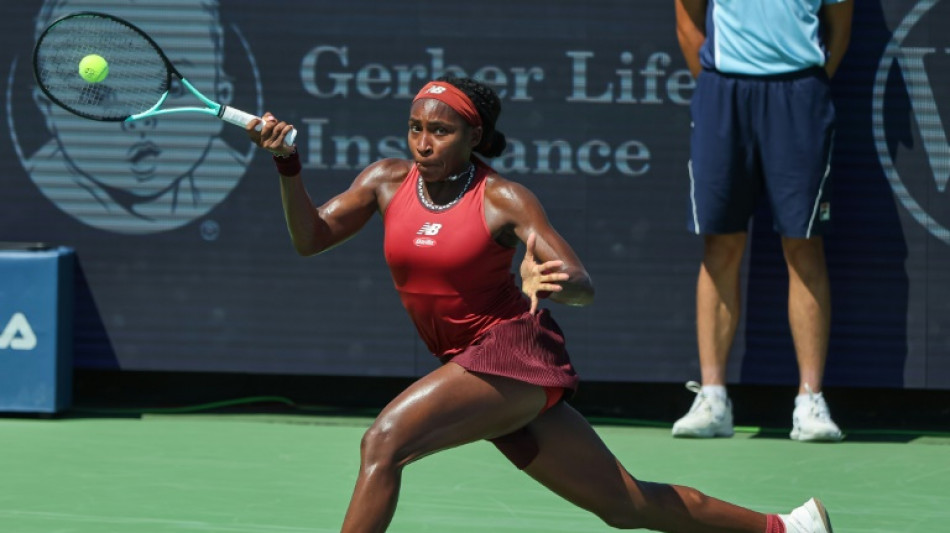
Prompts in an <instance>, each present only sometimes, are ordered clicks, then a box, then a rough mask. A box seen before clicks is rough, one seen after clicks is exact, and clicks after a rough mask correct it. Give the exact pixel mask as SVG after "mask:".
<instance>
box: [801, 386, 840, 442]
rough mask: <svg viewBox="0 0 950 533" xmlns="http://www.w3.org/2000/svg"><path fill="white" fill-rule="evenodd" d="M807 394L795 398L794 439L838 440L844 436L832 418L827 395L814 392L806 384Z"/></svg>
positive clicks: (813, 440) (812, 440) (808, 440)
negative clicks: (826, 398) (826, 399)
mask: <svg viewBox="0 0 950 533" xmlns="http://www.w3.org/2000/svg"><path fill="white" fill-rule="evenodd" d="M805 390H806V394H803V395H801V396H798V397H797V398H795V410H794V411H793V412H792V432H791V433H790V434H789V436H790V437H791V438H792V440H798V441H806V442H837V441H839V440H841V439H842V438H844V435H843V434H842V433H841V429H840V428H839V427H838V425H837V424H835V422H834V420H832V419H831V412H830V411H829V410H828V404H827V403H826V402H825V397H824V396H823V395H822V394H821V393H820V392H819V393H815V392H812V390H811V387H810V386H808V384H805Z"/></svg>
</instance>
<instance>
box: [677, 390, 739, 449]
mask: <svg viewBox="0 0 950 533" xmlns="http://www.w3.org/2000/svg"><path fill="white" fill-rule="evenodd" d="M686 388H687V389H689V390H690V391H692V392H695V393H696V398H695V399H694V400H693V405H692V406H691V407H690V408H689V412H688V413H686V415H685V416H683V418H680V419H679V420H677V421H676V423H674V424H673V436H674V437H693V438H711V437H731V436H732V435H733V433H734V430H733V428H732V401H731V400H729V397H728V396H723V397H721V398H720V397H717V396H713V395H709V394H706V393H704V392H703V388H702V386H701V385H700V384H699V383H696V382H695V381H690V382H688V383H686Z"/></svg>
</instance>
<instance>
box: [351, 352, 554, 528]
mask: <svg viewBox="0 0 950 533" xmlns="http://www.w3.org/2000/svg"><path fill="white" fill-rule="evenodd" d="M545 399H546V398H545V393H544V391H543V389H542V388H541V387H537V386H534V385H529V384H526V383H522V382H518V381H515V380H511V379H507V378H501V377H496V376H487V375H484V374H472V373H470V372H468V371H466V370H465V369H463V368H462V367H460V366H458V365H456V364H454V363H448V364H446V365H444V366H442V367H440V368H438V369H437V370H435V371H433V372H432V373H430V374H428V375H427V376H425V377H423V378H421V379H419V380H418V381H416V382H415V383H414V384H412V385H411V386H410V387H409V388H407V389H406V390H405V391H403V392H402V393H401V394H400V395H399V396H397V397H396V398H395V399H394V400H393V401H392V402H390V403H389V405H387V406H386V408H385V409H383V411H382V412H381V413H380V414H379V416H378V417H377V418H376V420H375V421H374V422H373V425H372V426H371V427H370V428H369V429H368V430H367V432H366V434H365V435H364V436H363V440H362V442H361V446H360V470H359V475H358V477H357V481H356V487H355V489H354V491H353V497H352V499H351V501H350V505H349V508H348V509H347V512H346V517H345V518H344V522H343V527H342V531H343V532H359V533H366V532H373V531H384V530H385V529H386V527H387V526H388V524H389V522H390V521H391V520H392V517H393V513H394V512H395V509H396V501H397V499H398V496H399V486H400V479H401V475H402V469H403V467H405V466H406V465H407V464H409V463H411V462H412V461H414V460H416V459H419V458H421V457H424V456H425V455H428V454H431V453H434V452H437V451H439V450H444V449H447V448H452V447H455V446H458V445H461V444H465V443H469V442H472V441H476V440H481V439H485V438H492V437H497V436H500V435H504V434H507V433H511V432H512V431H515V430H516V429H518V428H521V427H524V426H525V425H526V424H527V423H528V422H529V421H530V420H531V419H533V418H534V417H536V416H537V414H538V412H540V411H541V408H542V407H543V406H544V403H545Z"/></svg>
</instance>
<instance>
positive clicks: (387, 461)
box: [360, 424, 406, 468]
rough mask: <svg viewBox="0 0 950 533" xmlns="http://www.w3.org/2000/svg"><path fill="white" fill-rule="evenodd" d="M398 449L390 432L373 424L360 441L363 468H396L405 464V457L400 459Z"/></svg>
mask: <svg viewBox="0 0 950 533" xmlns="http://www.w3.org/2000/svg"><path fill="white" fill-rule="evenodd" d="M400 448H401V447H400V446H398V444H396V442H395V439H394V438H393V436H392V434H391V432H390V431H388V430H386V429H384V428H382V427H380V426H379V425H378V424H373V425H372V426H370V428H369V429H367V430H366V432H365V433H363V438H362V439H361V440H360V457H361V460H362V463H363V465H364V467H365V466H373V467H374V468H378V467H385V466H387V465H388V466H389V467H398V466H399V465H401V464H403V463H405V462H406V457H400V453H399V450H400Z"/></svg>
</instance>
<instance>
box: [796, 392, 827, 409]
mask: <svg viewBox="0 0 950 533" xmlns="http://www.w3.org/2000/svg"><path fill="white" fill-rule="evenodd" d="M812 398H816V399H820V398H822V395H821V393H820V392H812V393H808V392H806V393H804V394H799V395H798V396H796V397H795V407H798V406H799V405H801V404H803V403H805V402H810V401H811V399H812Z"/></svg>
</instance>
